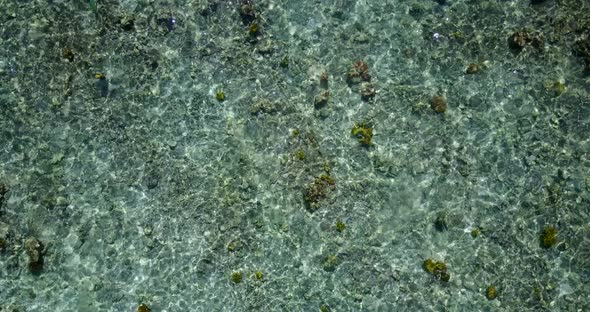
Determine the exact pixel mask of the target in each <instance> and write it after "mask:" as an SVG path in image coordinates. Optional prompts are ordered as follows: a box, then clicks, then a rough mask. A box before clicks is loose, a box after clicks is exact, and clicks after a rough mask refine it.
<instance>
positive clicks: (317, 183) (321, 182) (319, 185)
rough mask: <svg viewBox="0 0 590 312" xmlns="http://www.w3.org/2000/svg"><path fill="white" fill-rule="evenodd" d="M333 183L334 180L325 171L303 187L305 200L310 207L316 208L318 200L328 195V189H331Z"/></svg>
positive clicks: (334, 182) (334, 183)
mask: <svg viewBox="0 0 590 312" xmlns="http://www.w3.org/2000/svg"><path fill="white" fill-rule="evenodd" d="M335 185H336V181H334V178H332V177H331V176H330V175H329V174H327V173H324V174H322V175H321V176H319V177H316V178H315V179H314V180H313V182H312V183H310V184H308V185H307V187H306V188H305V193H304V195H305V202H306V203H307V204H308V205H309V207H310V208H312V209H316V208H318V206H319V202H320V201H321V200H322V199H324V198H325V197H326V196H327V195H328V190H330V189H333V188H334V186H335Z"/></svg>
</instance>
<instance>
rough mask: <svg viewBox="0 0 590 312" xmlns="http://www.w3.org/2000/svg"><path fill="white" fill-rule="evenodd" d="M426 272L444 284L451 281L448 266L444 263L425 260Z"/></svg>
mask: <svg viewBox="0 0 590 312" xmlns="http://www.w3.org/2000/svg"><path fill="white" fill-rule="evenodd" d="M423 267H424V270H426V272H428V273H430V274H432V276H434V277H436V279H438V280H441V281H443V282H448V281H449V280H450V279H451V274H450V273H449V271H448V270H447V265H446V264H445V263H444V262H442V261H435V260H432V259H430V258H428V259H426V260H424V264H423Z"/></svg>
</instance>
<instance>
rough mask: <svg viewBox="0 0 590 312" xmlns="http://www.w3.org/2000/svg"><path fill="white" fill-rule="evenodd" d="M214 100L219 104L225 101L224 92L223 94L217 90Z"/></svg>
mask: <svg viewBox="0 0 590 312" xmlns="http://www.w3.org/2000/svg"><path fill="white" fill-rule="evenodd" d="M215 98H216V99H217V100H218V101H219V102H223V101H225V92H223V90H217V91H215Z"/></svg>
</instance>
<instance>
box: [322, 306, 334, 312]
mask: <svg viewBox="0 0 590 312" xmlns="http://www.w3.org/2000/svg"><path fill="white" fill-rule="evenodd" d="M330 311H332V310H331V309H330V307H329V306H328V305H327V304H322V305H321V306H320V312H330Z"/></svg>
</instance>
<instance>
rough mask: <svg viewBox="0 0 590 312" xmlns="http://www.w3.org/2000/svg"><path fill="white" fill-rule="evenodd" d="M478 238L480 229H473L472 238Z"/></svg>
mask: <svg viewBox="0 0 590 312" xmlns="http://www.w3.org/2000/svg"><path fill="white" fill-rule="evenodd" d="M478 236H479V229H478V228H473V229H472V230H471V237H473V238H477V237H478Z"/></svg>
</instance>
